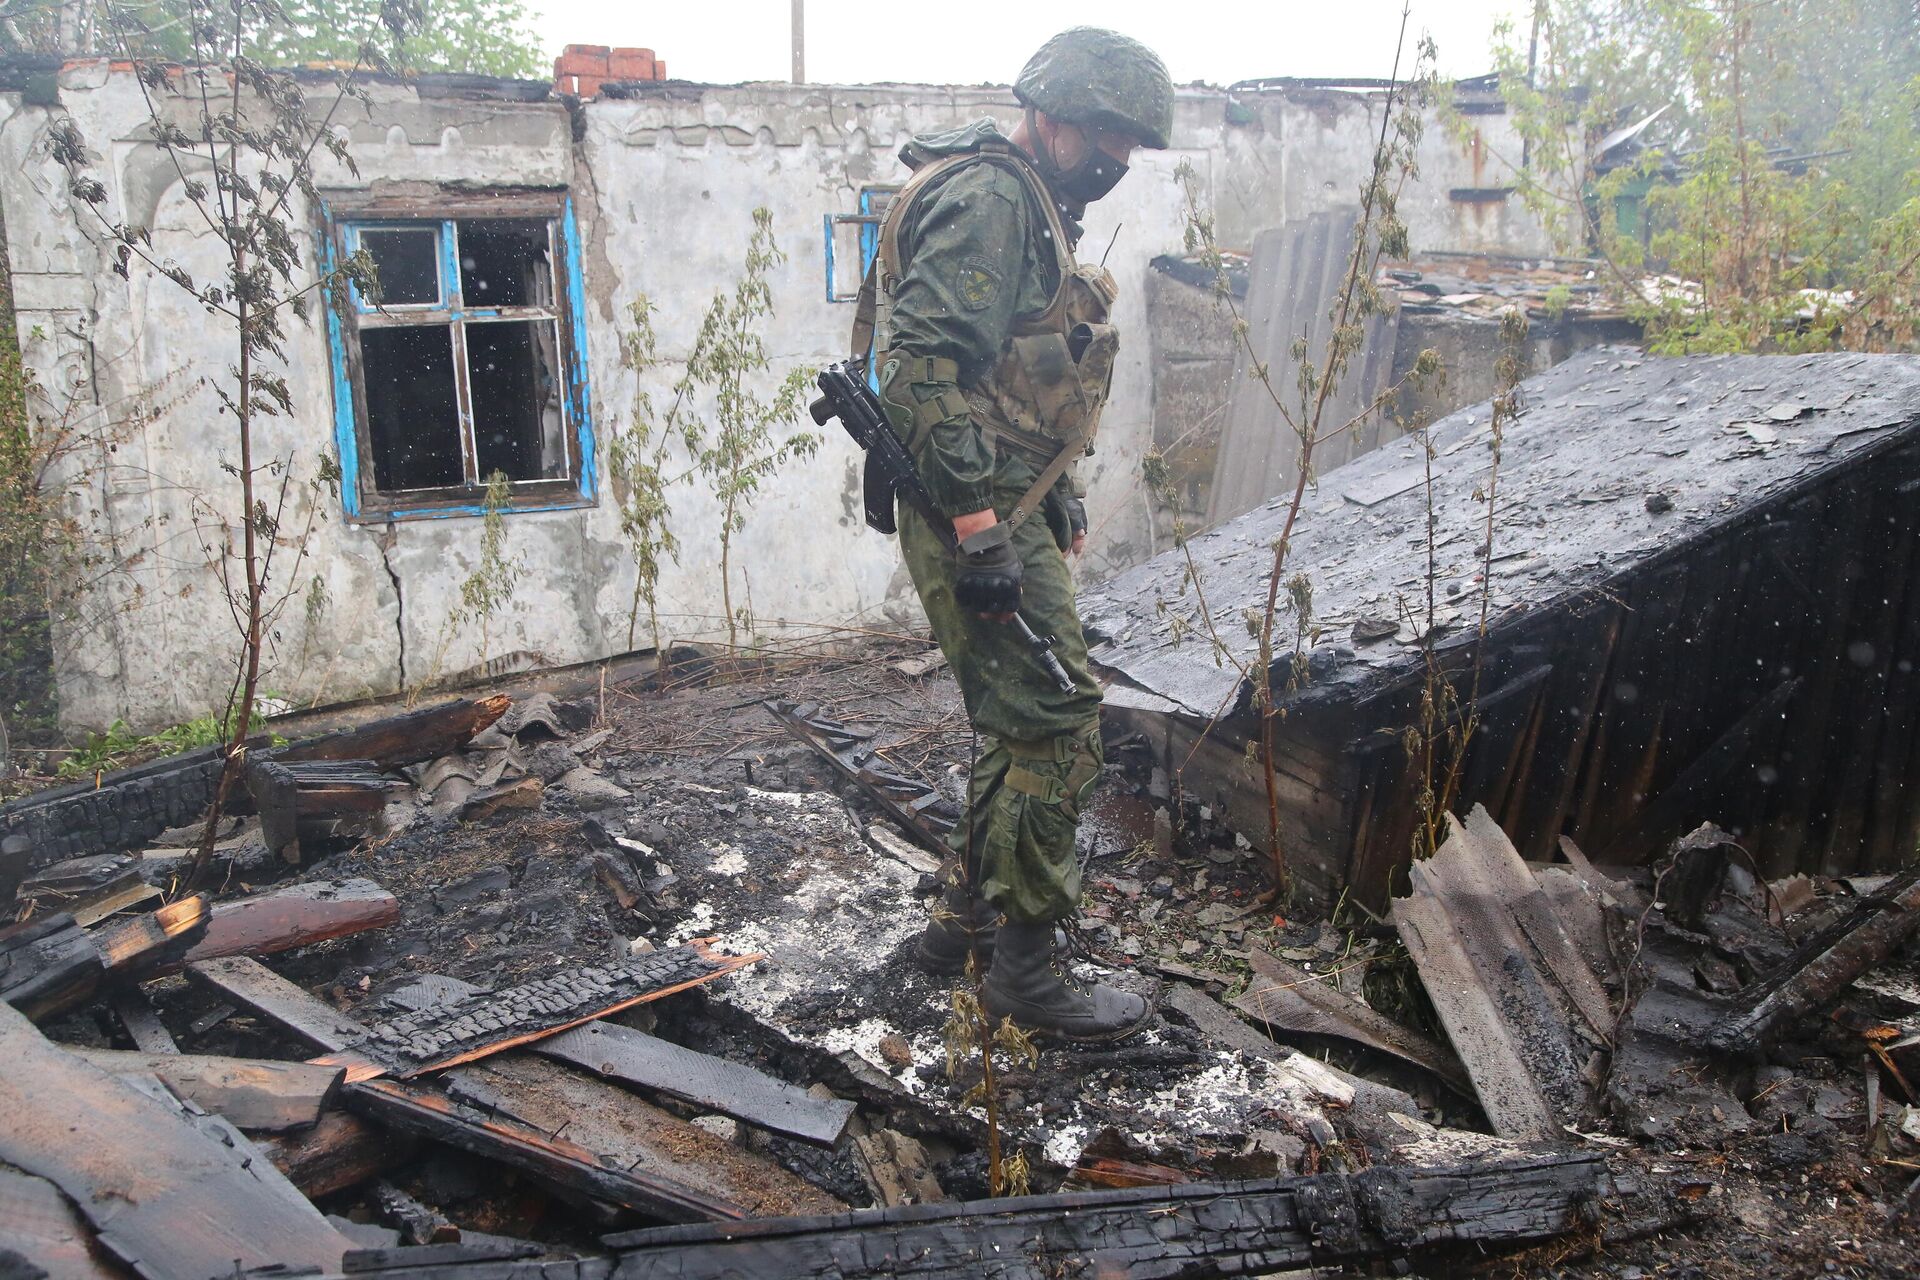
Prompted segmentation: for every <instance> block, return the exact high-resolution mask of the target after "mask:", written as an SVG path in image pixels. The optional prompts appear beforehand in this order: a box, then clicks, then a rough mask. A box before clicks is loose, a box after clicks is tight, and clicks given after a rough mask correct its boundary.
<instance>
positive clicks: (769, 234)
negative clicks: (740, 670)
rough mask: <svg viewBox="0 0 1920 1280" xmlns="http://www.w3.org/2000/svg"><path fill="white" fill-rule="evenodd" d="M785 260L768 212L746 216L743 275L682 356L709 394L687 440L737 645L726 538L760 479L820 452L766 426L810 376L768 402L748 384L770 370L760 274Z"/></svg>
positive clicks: (793, 404) (791, 382)
mask: <svg viewBox="0 0 1920 1280" xmlns="http://www.w3.org/2000/svg"><path fill="white" fill-rule="evenodd" d="M786 260H787V255H786V254H784V253H782V252H781V251H780V247H779V246H778V245H776V244H775V243H774V240H773V213H772V211H771V210H768V209H755V210H754V211H753V235H752V236H751V237H750V238H749V239H748V241H747V257H746V264H745V270H743V271H742V272H741V275H740V280H739V282H738V283H737V284H735V285H734V288H733V294H732V296H730V297H729V296H728V295H727V294H725V293H720V294H716V295H715V296H714V299H713V305H712V306H710V307H709V308H708V309H707V315H706V319H705V320H704V321H703V322H702V323H701V325H700V335H699V337H697V338H695V339H694V344H693V350H692V352H691V353H689V355H688V356H687V379H688V381H689V383H691V384H692V385H693V386H698V387H703V388H705V389H706V391H707V392H708V393H709V394H711V395H712V397H713V417H712V419H711V420H710V421H708V420H704V419H703V420H702V421H701V422H700V423H699V424H698V425H697V426H695V425H690V426H689V427H688V428H687V430H688V431H689V432H690V433H691V434H690V435H689V437H688V438H689V439H700V440H702V441H703V442H704V443H703V447H702V448H701V450H700V453H699V455H698V457H697V458H696V459H695V463H696V465H697V466H698V468H699V470H700V472H701V474H703V475H705V476H706V477H707V478H708V480H709V481H710V482H711V483H712V484H713V489H714V494H715V496H717V497H718V498H719V499H720V599H721V604H722V606H723V607H724V608H725V609H726V613H727V641H728V643H729V644H737V643H738V642H739V638H740V637H739V629H740V625H741V624H742V623H743V622H744V623H745V624H746V625H747V626H748V628H749V630H751V628H752V625H753V620H752V617H751V616H750V614H749V612H748V610H746V609H744V608H743V609H738V610H736V609H735V608H734V606H733V535H734V534H736V533H739V532H740V531H741V530H742V529H745V528H746V527H747V509H748V508H749V507H751V506H752V505H753V500H754V497H755V495H756V494H757V493H758V492H759V489H760V482H761V481H762V480H763V479H765V478H766V477H767V476H769V475H771V474H772V473H773V472H774V471H775V470H776V469H778V468H779V467H781V466H783V465H785V464H786V462H787V460H788V459H789V458H793V457H806V456H807V455H809V454H811V453H813V452H814V451H815V450H816V449H818V448H819V447H820V437H819V436H818V435H815V434H814V433H813V432H811V431H795V432H793V433H792V434H790V435H787V436H786V437H785V438H784V439H780V440H775V439H774V435H773V428H774V427H776V426H779V425H783V424H785V423H789V422H792V421H794V420H795V419H797V418H798V417H800V413H801V409H802V407H803V406H804V405H805V402H806V392H807V388H808V387H809V386H810V385H812V382H813V371H812V370H809V369H795V370H793V371H792V372H791V373H789V374H788V375H787V376H786V378H785V379H784V380H782V381H781V383H780V385H779V387H778V388H777V389H776V390H775V391H774V394H773V398H772V399H771V400H769V399H766V398H764V397H762V396H761V395H760V394H759V393H758V392H757V391H755V390H754V389H753V386H752V384H753V383H754V381H756V380H757V379H758V377H759V376H760V375H762V374H764V373H765V372H766V371H767V370H768V369H770V368H772V367H773V362H772V360H771V359H770V358H769V357H768V355H767V344H766V340H765V339H764V338H763V337H762V336H761V334H762V333H763V332H764V331H765V329H766V324H767V321H769V320H770V319H772V318H773V290H772V288H771V287H770V286H769V285H768V284H767V275H768V273H769V272H771V271H772V270H773V269H774V268H775V267H777V266H779V265H780V264H781V263H783V262H785V261H786Z"/></svg>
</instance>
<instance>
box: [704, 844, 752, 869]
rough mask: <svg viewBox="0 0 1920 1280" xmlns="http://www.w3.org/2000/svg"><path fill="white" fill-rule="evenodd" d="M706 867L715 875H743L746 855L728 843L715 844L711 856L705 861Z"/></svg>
mask: <svg viewBox="0 0 1920 1280" xmlns="http://www.w3.org/2000/svg"><path fill="white" fill-rule="evenodd" d="M707 867H708V869H709V870H711V871H712V872H713V873H714V874H715V875H722V876H741V875H745V874H746V872H747V855H746V854H744V853H742V852H740V851H739V850H738V849H736V848H734V847H733V846H732V845H730V844H720V845H715V846H714V847H713V852H712V856H711V857H710V858H709V859H708V861H707Z"/></svg>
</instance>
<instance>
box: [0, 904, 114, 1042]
mask: <svg viewBox="0 0 1920 1280" xmlns="http://www.w3.org/2000/svg"><path fill="white" fill-rule="evenodd" d="M106 972H107V967H106V963H105V962H104V961H103V960H101V958H100V949H99V948H98V947H96V946H94V944H93V939H92V938H91V937H89V936H88V935H87V932H86V930H84V929H82V928H80V926H78V925H76V924H75V923H74V922H73V917H71V916H68V915H57V916H48V917H46V918H45V919H44V920H42V921H40V922H37V923H30V924H28V925H26V926H23V927H20V928H17V929H16V930H15V931H14V932H13V933H12V935H11V936H10V937H8V938H6V939H5V940H4V942H0V1001H5V1002H6V1003H7V1004H10V1005H12V1006H13V1007H14V1008H16V1009H18V1010H20V1011H21V1012H22V1013H24V1014H26V1015H27V1016H28V1017H29V1018H35V1019H41V1018H50V1017H52V1016H53V1015H54V1014H56V1013H59V1012H60V1011H61V1010H63V1009H70V1008H72V1007H73V1006H74V1005H77V1004H79V1003H80V1002H81V1001H83V1000H85V999H87V998H88V997H89V996H91V995H92V994H93V993H94V992H95V991H97V990H99V988H100V983H101V981H102V980H103V979H104V978H105V977H106Z"/></svg>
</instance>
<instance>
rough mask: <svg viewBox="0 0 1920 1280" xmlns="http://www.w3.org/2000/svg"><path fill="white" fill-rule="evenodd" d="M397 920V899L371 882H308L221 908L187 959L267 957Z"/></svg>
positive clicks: (398, 915) (382, 926) (228, 903)
mask: <svg viewBox="0 0 1920 1280" xmlns="http://www.w3.org/2000/svg"><path fill="white" fill-rule="evenodd" d="M399 918H400V901H399V899H397V898H395V897H394V896H393V895H392V894H390V893H388V892H387V891H386V890H385V889H382V888H381V887H380V886H379V885H377V884H375V883H373V881H371V880H315V881H309V882H307V883H305V884H297V885H293V886H291V887H289V888H286V889H277V890H275V891H274V892H272V893H262V894H256V895H255V896H253V897H251V898H240V899H237V900H236V901H233V902H223V903H221V904H219V905H218V906H216V907H215V908H214V909H213V919H212V920H211V921H209V922H208V925H207V933H206V936H205V937H204V938H202V939H201V940H200V941H199V942H198V943H196V944H195V945H194V947H193V950H191V951H189V952H187V959H188V960H189V961H192V960H211V959H214V958H215V957H218V956H237V955H252V956H269V955H273V954H275V953H276V952H280V951H289V950H292V949H293V948H294V947H305V946H310V945H312V944H313V943H316V942H326V941H328V940H329V939H333V938H344V937H347V936H349V935H351V934H355V933H364V932H365V931H367V930H369V929H382V928H385V927H386V926H387V925H390V924H392V923H393V922H394V921H396V920H398V919H399Z"/></svg>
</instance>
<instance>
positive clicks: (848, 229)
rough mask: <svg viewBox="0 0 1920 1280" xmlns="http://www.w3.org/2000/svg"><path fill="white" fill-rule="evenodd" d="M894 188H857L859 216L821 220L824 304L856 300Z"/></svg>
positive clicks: (841, 215)
mask: <svg viewBox="0 0 1920 1280" xmlns="http://www.w3.org/2000/svg"><path fill="white" fill-rule="evenodd" d="M899 190H900V188H899V187H897V186H880V187H862V188H860V212H858V213H829V214H827V215H826V216H825V218H824V222H825V229H826V242H827V301H828V302H852V301H854V300H855V299H856V298H858V297H859V296H860V281H861V280H863V279H864V278H865V277H866V274H867V268H868V267H870V266H872V265H873V259H874V255H876V254H877V253H878V252H879V251H880V219H881V218H883V217H885V216H886V212H887V203H888V202H889V201H890V200H892V199H893V197H894V195H895V194H896V193H898V192H899Z"/></svg>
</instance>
